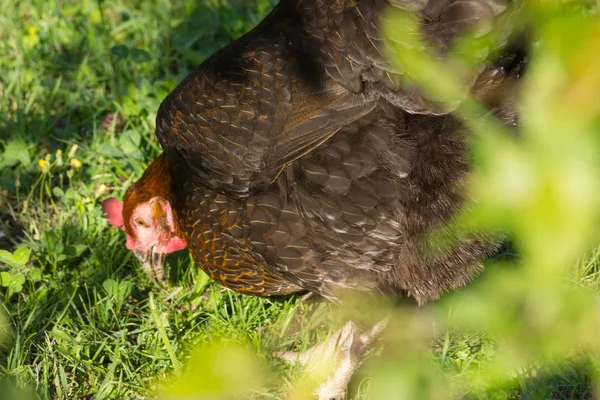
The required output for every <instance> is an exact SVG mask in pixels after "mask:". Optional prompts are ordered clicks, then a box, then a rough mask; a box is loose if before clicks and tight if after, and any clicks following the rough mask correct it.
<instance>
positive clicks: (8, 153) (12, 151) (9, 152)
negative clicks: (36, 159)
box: [2, 138, 31, 167]
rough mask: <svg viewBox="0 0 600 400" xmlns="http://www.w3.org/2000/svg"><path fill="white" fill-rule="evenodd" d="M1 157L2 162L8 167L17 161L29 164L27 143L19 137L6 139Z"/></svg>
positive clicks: (25, 164) (29, 157)
mask: <svg viewBox="0 0 600 400" xmlns="http://www.w3.org/2000/svg"><path fill="white" fill-rule="evenodd" d="M2 158H3V160H2V162H3V163H4V164H5V165H7V166H9V167H12V166H14V165H16V164H17V163H19V162H20V163H21V164H22V165H24V166H28V165H29V164H31V156H30V155H29V148H28V146H27V143H26V142H25V141H24V140H23V139H19V138H17V139H12V140H9V141H8V143H7V144H6V146H5V147H4V152H3V154H2Z"/></svg>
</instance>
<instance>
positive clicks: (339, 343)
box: [275, 318, 388, 400]
mask: <svg viewBox="0 0 600 400" xmlns="http://www.w3.org/2000/svg"><path fill="white" fill-rule="evenodd" d="M387 322H388V318H385V319H383V320H381V321H379V322H377V323H376V324H375V325H373V326H372V327H371V328H370V329H369V330H367V331H363V330H361V329H359V328H358V326H357V325H356V324H355V323H354V322H352V321H348V322H347V323H346V324H345V325H344V326H343V327H342V328H341V329H339V330H337V331H336V332H334V333H333V334H332V335H331V336H330V337H329V338H328V339H327V340H325V341H323V342H321V343H319V344H317V345H315V346H314V347H311V348H310V349H308V350H306V351H304V352H301V353H300V352H292V351H285V352H279V353H276V354H275V355H276V356H277V357H279V358H282V359H284V360H287V361H290V362H295V363H299V364H300V365H302V366H304V367H305V368H306V369H307V372H311V371H314V370H316V369H317V367H318V366H320V365H323V363H324V362H332V363H333V365H334V368H333V369H332V370H331V373H330V374H329V376H328V378H327V380H326V381H325V382H324V383H322V384H320V385H319V386H318V387H317V389H316V390H315V391H314V395H315V396H316V397H317V398H318V399H319V400H332V399H335V400H342V399H344V398H345V393H346V387H347V386H348V383H349V382H350V379H351V378H352V375H353V374H354V371H355V370H356V368H357V367H358V364H359V363H360V360H361V359H362V357H363V355H364V353H365V352H366V350H367V349H368V348H369V346H370V345H371V344H372V343H373V341H374V340H375V339H376V338H377V337H378V336H379V334H380V333H381V332H382V331H383V329H385V326H386V325H387Z"/></svg>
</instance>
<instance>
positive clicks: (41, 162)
mask: <svg viewBox="0 0 600 400" xmlns="http://www.w3.org/2000/svg"><path fill="white" fill-rule="evenodd" d="M46 165H48V161H46V160H44V159H43V158H42V159H41V160H40V161H38V167H40V168H41V169H44V168H46Z"/></svg>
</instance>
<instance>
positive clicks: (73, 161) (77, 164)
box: [70, 158, 81, 169]
mask: <svg viewBox="0 0 600 400" xmlns="http://www.w3.org/2000/svg"><path fill="white" fill-rule="evenodd" d="M70 163H71V167H73V168H75V169H77V168H81V161H79V160H78V159H76V158H71V161H70Z"/></svg>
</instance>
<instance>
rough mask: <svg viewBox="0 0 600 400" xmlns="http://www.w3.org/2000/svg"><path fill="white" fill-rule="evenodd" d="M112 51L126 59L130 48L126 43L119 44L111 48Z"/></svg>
mask: <svg viewBox="0 0 600 400" xmlns="http://www.w3.org/2000/svg"><path fill="white" fill-rule="evenodd" d="M110 51H111V52H112V53H113V54H114V55H115V56H117V57H118V58H120V59H122V60H124V59H126V58H127V57H129V48H128V47H127V46H125V45H122V44H118V45H116V46H113V47H111V48H110Z"/></svg>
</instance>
